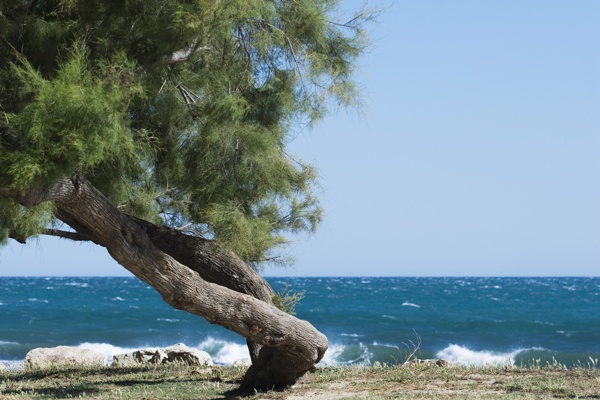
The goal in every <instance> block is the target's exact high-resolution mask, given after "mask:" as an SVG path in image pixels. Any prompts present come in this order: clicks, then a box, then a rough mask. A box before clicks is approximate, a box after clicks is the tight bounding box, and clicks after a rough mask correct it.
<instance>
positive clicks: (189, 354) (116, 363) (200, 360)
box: [112, 343, 213, 367]
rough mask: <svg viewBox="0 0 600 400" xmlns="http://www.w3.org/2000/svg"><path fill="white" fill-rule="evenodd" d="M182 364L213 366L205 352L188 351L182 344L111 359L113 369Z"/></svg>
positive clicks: (121, 355)
mask: <svg viewBox="0 0 600 400" xmlns="http://www.w3.org/2000/svg"><path fill="white" fill-rule="evenodd" d="M144 364H146V365H157V364H182V365H200V366H205V365H213V360H212V358H211V356H210V354H208V353H207V352H205V351H202V350H197V349H190V348H189V347H187V346H186V345H185V344H183V343H178V344H176V345H173V346H169V347H165V348H162V349H141V350H137V351H134V352H131V353H127V354H117V355H115V356H114V357H113V363H112V366H113V367H131V366H136V365H144Z"/></svg>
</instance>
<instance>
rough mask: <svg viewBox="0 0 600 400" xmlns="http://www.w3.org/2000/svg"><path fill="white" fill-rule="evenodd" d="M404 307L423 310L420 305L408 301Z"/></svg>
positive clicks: (403, 304)
mask: <svg viewBox="0 0 600 400" xmlns="http://www.w3.org/2000/svg"><path fill="white" fill-rule="evenodd" d="M402 307H415V308H421V306H420V305H418V304H415V303H409V302H408V301H405V302H404V303H402Z"/></svg>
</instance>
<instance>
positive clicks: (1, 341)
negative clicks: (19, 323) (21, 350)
mask: <svg viewBox="0 0 600 400" xmlns="http://www.w3.org/2000/svg"><path fill="white" fill-rule="evenodd" d="M7 344H19V343H18V342H6V341H4V340H0V346H1V345H7Z"/></svg>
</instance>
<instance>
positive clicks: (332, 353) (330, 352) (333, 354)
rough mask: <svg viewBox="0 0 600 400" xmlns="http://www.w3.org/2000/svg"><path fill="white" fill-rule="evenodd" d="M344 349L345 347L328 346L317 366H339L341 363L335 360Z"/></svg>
mask: <svg viewBox="0 0 600 400" xmlns="http://www.w3.org/2000/svg"><path fill="white" fill-rule="evenodd" d="M344 348H345V346H343V345H341V344H330V345H329V348H328V349H327V351H326V352H325V356H324V357H323V359H322V360H321V361H320V362H319V365H322V366H335V365H341V364H342V363H340V362H339V361H338V360H337V358H338V357H339V356H340V355H342V352H343V351H344Z"/></svg>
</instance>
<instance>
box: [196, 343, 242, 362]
mask: <svg viewBox="0 0 600 400" xmlns="http://www.w3.org/2000/svg"><path fill="white" fill-rule="evenodd" d="M196 347H197V348H198V349H200V350H204V351H206V352H207V353H209V354H210V355H211V356H212V359H213V361H214V362H215V363H216V364H223V365H231V364H233V363H234V362H236V361H237V360H240V359H242V358H250V353H249V352H248V347H246V345H245V344H239V343H234V342H227V341H225V340H219V339H214V338H212V337H209V338H208V339H206V340H205V341H204V342H202V343H200V344H199V345H198V346H196Z"/></svg>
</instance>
